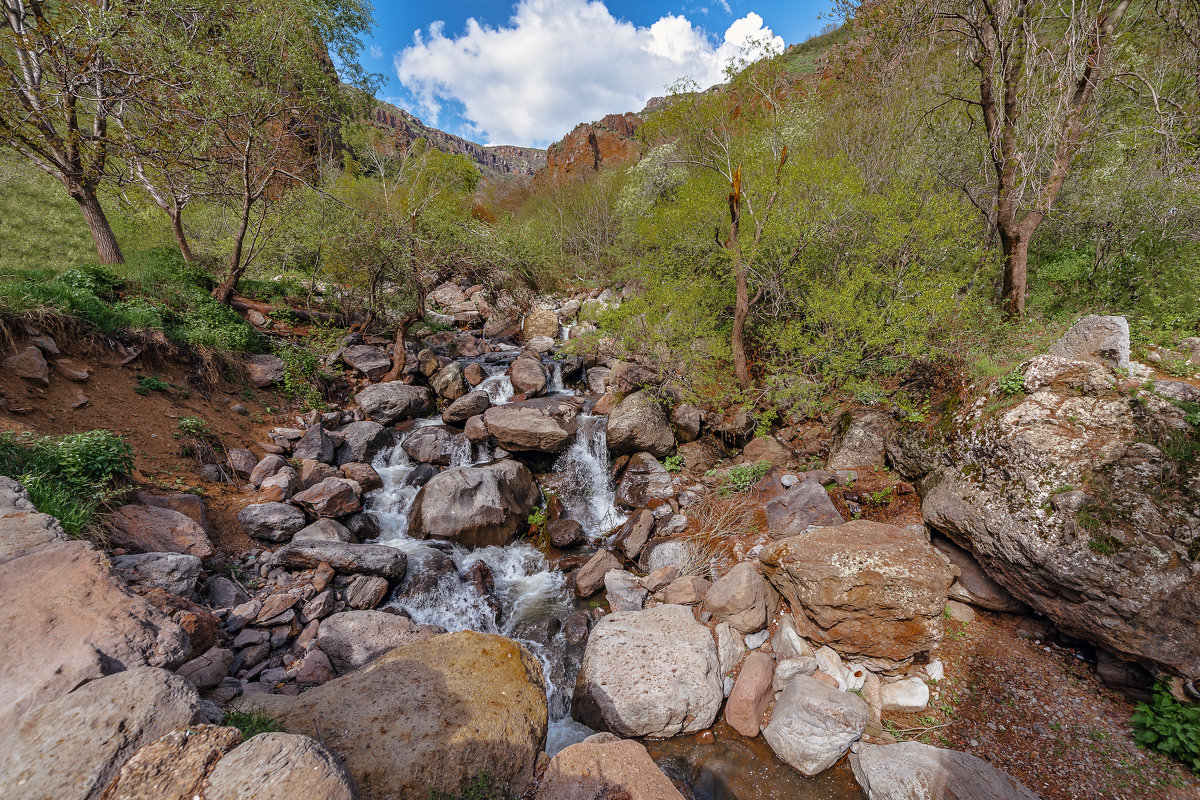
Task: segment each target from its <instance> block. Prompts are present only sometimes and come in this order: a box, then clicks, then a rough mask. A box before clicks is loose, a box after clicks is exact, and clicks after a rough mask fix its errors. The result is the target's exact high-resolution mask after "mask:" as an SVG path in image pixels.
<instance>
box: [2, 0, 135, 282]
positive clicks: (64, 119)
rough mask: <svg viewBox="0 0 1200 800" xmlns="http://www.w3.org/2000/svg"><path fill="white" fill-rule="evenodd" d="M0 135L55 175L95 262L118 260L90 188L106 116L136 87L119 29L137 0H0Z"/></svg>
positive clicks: (106, 131) (106, 133)
mask: <svg viewBox="0 0 1200 800" xmlns="http://www.w3.org/2000/svg"><path fill="white" fill-rule="evenodd" d="M0 8H2V9H3V12H4V19H3V21H2V23H0V73H2V74H0V144H3V145H6V146H8V147H12V148H14V149H15V150H16V151H17V152H19V153H21V154H22V155H23V156H25V157H26V158H28V159H29V160H30V161H32V162H33V163H35V164H37V165H38V167H40V168H41V169H42V170H44V171H45V172H46V173H48V174H49V175H51V176H52V177H53V178H54V179H55V180H57V181H59V182H60V183H62V185H63V186H64V187H65V188H66V190H67V192H68V194H70V196H71V198H72V199H73V200H74V201H75V202H76V203H77V204H78V205H79V210H80V212H81V213H82V214H83V219H84V221H85V222H86V223H87V226H88V230H89V231H90V232H91V235H92V240H93V241H94V242H95V245H96V255H97V256H98V258H99V259H100V261H101V263H104V264H119V263H121V262H122V261H123V260H124V257H123V256H122V254H121V247H120V245H119V244H118V243H117V237H116V236H115V235H114V234H113V231H112V227H111V226H110V225H109V222H108V218H107V217H106V216H105V214H104V208H103V206H102V205H101V204H100V198H99V196H98V194H97V189H98V187H99V186H100V184H101V183H102V181H104V180H105V179H106V177H107V176H108V170H109V167H110V158H111V155H112V151H113V150H114V149H115V142H114V134H115V131H114V130H113V128H111V127H110V124H109V123H110V122H111V119H112V116H113V114H114V113H115V110H116V109H117V108H118V107H119V106H120V105H121V104H123V103H126V102H128V101H129V100H130V98H131V97H132V96H133V95H134V94H136V92H137V91H138V90H139V88H140V86H141V84H142V81H143V76H141V75H140V74H138V73H137V72H136V71H135V70H129V69H127V68H126V64H124V63H123V61H127V60H128V58H127V57H128V55H129V53H128V51H127V50H125V49H124V47H125V45H126V44H127V38H126V37H125V36H124V31H125V30H126V29H127V27H128V26H130V25H136V24H141V21H140V15H141V14H142V13H144V12H145V11H146V9H145V8H144V4H137V3H126V2H121V1H120V0H63V1H62V2H56V3H51V2H45V0H0Z"/></svg>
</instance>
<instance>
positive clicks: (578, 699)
mask: <svg viewBox="0 0 1200 800" xmlns="http://www.w3.org/2000/svg"><path fill="white" fill-rule="evenodd" d="M723 699H724V685H723V679H722V675H721V665H720V662H719V660H718V658H717V648H716V645H715V644H714V643H713V638H712V634H710V633H709V632H708V628H706V627H704V626H703V625H701V624H700V623H698V622H696V620H695V618H694V617H693V616H692V612H691V610H690V609H688V608H686V607H684V606H677V605H661V606H655V607H654V608H650V609H647V610H645V611H625V612H618V613H614V614H609V615H608V616H606V617H604V618H602V619H601V620H600V621H599V622H598V623H597V624H596V627H595V628H593V629H592V633H591V635H590V636H589V637H588V642H587V649H586V651H585V652H584V656H583V666H582V667H581V668H580V670H579V675H578V677H577V679H576V682H575V695H574V699H573V701H572V716H574V717H575V719H577V720H579V721H580V722H583V723H584V724H585V725H588V726H590V727H592V728H597V729H601V730H609V731H612V732H613V733H616V734H618V735H619V736H625V737H630V736H648V737H650V738H653V739H666V738H670V737H672V736H677V735H679V734H681V733H696V732H697V731H702V730H704V729H706V728H708V727H709V726H711V725H712V723H713V721H714V720H715V719H716V717H717V712H718V711H720V709H721V701H722V700H723Z"/></svg>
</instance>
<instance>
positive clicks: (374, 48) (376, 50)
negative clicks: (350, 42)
mask: <svg viewBox="0 0 1200 800" xmlns="http://www.w3.org/2000/svg"><path fill="white" fill-rule="evenodd" d="M371 58H383V48H382V47H380V46H379V45H377V44H373V45H371Z"/></svg>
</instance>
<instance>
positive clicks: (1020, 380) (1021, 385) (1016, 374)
mask: <svg viewBox="0 0 1200 800" xmlns="http://www.w3.org/2000/svg"><path fill="white" fill-rule="evenodd" d="M996 385H997V386H998V387H999V388H1000V393H1001V394H1003V395H1004V396H1005V397H1012V396H1013V395H1017V394H1020V393H1021V392H1023V391H1025V376H1024V375H1022V374H1021V369H1020V368H1019V367H1016V368H1014V369H1013V371H1012V372H1010V373H1008V374H1007V375H1005V376H1004V377H1002V378H1001V379H1000V380H999V381H997V383H996Z"/></svg>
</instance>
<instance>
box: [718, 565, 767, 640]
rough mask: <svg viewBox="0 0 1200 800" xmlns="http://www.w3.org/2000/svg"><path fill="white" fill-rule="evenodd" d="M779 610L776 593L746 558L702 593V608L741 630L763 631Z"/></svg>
mask: <svg viewBox="0 0 1200 800" xmlns="http://www.w3.org/2000/svg"><path fill="white" fill-rule="evenodd" d="M778 609H779V595H778V594H777V593H776V592H775V589H774V588H772V587H771V585H770V584H769V583H767V582H766V580H764V579H763V577H762V575H761V574H760V573H759V571H758V568H757V567H756V566H755V565H754V564H753V563H751V562H749V561H743V562H742V563H740V564H737V565H735V566H734V567H733V568H732V569H731V570H729V572H727V573H725V574H724V575H722V576H721V578H720V579H719V580H717V582H716V583H714V584H713V585H712V587H711V588H710V589H709V590H708V593H707V594H706V595H705V596H704V610H705V611H709V612H712V615H713V617H714V618H715V619H717V620H719V621H721V622H728V623H729V624H730V625H732V626H733V627H734V628H735V629H736V630H738V631H740V632H741V633H754V632H755V631H760V630H762V629H763V628H765V627H766V626H767V621H768V620H769V619H770V617H771V616H772V615H773V614H774V612H775V611H777V610H778Z"/></svg>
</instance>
